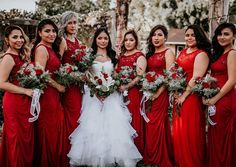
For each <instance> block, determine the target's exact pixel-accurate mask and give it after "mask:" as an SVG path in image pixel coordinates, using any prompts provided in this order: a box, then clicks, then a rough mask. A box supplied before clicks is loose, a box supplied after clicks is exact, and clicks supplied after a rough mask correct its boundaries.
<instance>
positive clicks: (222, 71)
mask: <svg viewBox="0 0 236 167" xmlns="http://www.w3.org/2000/svg"><path fill="white" fill-rule="evenodd" d="M228 53H229V52H227V53H225V54H223V55H221V57H220V58H219V59H218V60H216V61H215V62H214V63H212V64H211V71H212V76H213V77H215V78H216V79H217V83H218V86H219V87H220V88H221V87H223V86H224V84H225V83H226V81H227V80H228V72H227V56H228ZM235 99H236V90H235V89H234V88H233V89H232V90H231V91H230V92H229V93H227V94H226V95H225V96H223V97H222V98H221V99H220V100H219V101H217V103H216V104H215V106H216V114H215V115H214V116H211V119H212V121H213V122H215V123H216V125H214V126H213V125H209V135H208V143H209V167H235V166H236V163H235V162H233V161H235V160H234V159H235V158H236V154H235V153H236V150H235V149H236V147H235V144H236V143H234V142H235V141H234V140H235V138H234V137H235V136H236V107H235V102H236V101H233V100H235Z"/></svg>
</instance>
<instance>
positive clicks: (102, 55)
mask: <svg viewBox="0 0 236 167" xmlns="http://www.w3.org/2000/svg"><path fill="white" fill-rule="evenodd" d="M97 55H98V56H101V57H107V55H104V54H97Z"/></svg>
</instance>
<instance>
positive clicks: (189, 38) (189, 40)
mask: <svg viewBox="0 0 236 167" xmlns="http://www.w3.org/2000/svg"><path fill="white" fill-rule="evenodd" d="M184 39H185V41H186V45H187V46H188V47H190V48H194V47H196V46H197V41H196V37H195V34H194V31H193V29H188V30H187V31H186V32H185V37H184Z"/></svg>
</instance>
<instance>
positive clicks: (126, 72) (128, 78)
mask: <svg viewBox="0 0 236 167" xmlns="http://www.w3.org/2000/svg"><path fill="white" fill-rule="evenodd" d="M115 71H116V73H115V74H114V75H113V78H114V79H115V80H116V81H118V82H119V83H120V85H127V84H129V83H130V82H132V80H133V79H134V78H136V76H137V74H136V71H135V70H134V69H133V68H132V67H130V66H121V67H120V68H116V69H115ZM123 99H124V103H125V105H128V104H129V103H130V100H129V99H128V90H125V91H124V92H123Z"/></svg>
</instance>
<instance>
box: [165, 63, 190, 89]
mask: <svg viewBox="0 0 236 167" xmlns="http://www.w3.org/2000/svg"><path fill="white" fill-rule="evenodd" d="M164 73H165V75H166V85H167V86H168V90H169V91H170V92H180V93H181V92H183V91H184V90H185V89H186V86H187V81H186V77H185V72H184V70H183V68H182V67H180V66H179V65H178V64H177V63H174V64H173V65H172V66H171V67H170V69H169V70H165V71H164Z"/></svg>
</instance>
